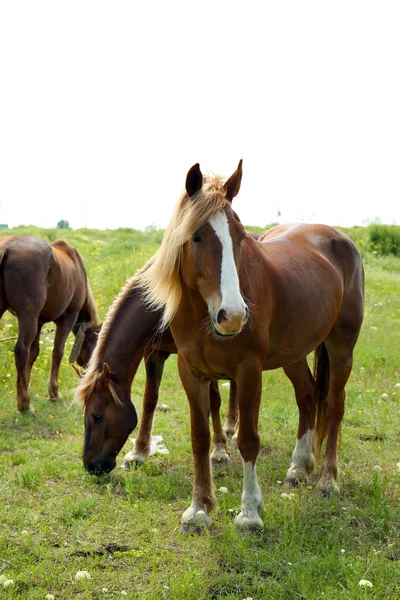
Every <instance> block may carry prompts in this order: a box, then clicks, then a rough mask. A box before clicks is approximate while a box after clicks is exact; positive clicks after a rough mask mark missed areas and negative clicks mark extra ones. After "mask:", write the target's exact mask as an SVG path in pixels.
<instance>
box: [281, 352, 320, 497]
mask: <svg viewBox="0 0 400 600" xmlns="http://www.w3.org/2000/svg"><path fill="white" fill-rule="evenodd" d="M284 371H285V374H286V375H287V377H288V378H289V379H290V381H291V383H292V385H293V387H294V391H295V395H296V402H297V406H298V409H299V426H298V431H297V441H296V445H295V448H294V451H293V454H292V461H291V464H290V467H289V469H288V471H287V473H286V478H285V483H284V486H285V487H286V488H294V487H297V486H298V485H299V483H307V481H308V476H309V475H310V474H311V473H312V471H313V469H314V466H315V455H316V446H317V443H316V431H315V415H316V403H315V400H316V390H315V381H314V378H313V376H312V374H311V372H310V369H309V367H308V364H307V359H306V358H304V359H302V360H300V361H299V362H297V363H294V364H293V365H290V366H288V367H285V368H284Z"/></svg>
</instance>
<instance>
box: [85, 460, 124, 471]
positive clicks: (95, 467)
mask: <svg viewBox="0 0 400 600" xmlns="http://www.w3.org/2000/svg"><path fill="white" fill-rule="evenodd" d="M116 465H117V463H116V461H115V459H114V458H113V457H112V456H101V457H99V458H95V459H93V460H91V461H89V462H88V463H85V469H86V471H87V472H88V473H90V474H91V475H104V473H110V471H112V470H113V469H115V467H116Z"/></svg>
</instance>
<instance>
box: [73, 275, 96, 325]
mask: <svg viewBox="0 0 400 600" xmlns="http://www.w3.org/2000/svg"><path fill="white" fill-rule="evenodd" d="M77 322H78V323H90V324H91V326H95V327H98V326H100V318H99V314H98V312H97V306H96V302H95V300H94V296H93V292H92V289H91V287H90V284H89V281H88V280H87V279H86V298H85V302H84V304H83V306H82V308H81V310H80V312H79V315H78V319H77Z"/></svg>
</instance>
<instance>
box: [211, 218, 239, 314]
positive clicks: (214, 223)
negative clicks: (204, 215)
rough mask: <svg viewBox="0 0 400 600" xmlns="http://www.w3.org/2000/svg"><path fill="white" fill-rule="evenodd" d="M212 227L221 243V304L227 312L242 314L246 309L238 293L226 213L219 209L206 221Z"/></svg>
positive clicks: (237, 281)
mask: <svg viewBox="0 0 400 600" xmlns="http://www.w3.org/2000/svg"><path fill="white" fill-rule="evenodd" d="M208 222H209V223H210V225H211V227H212V228H213V229H214V231H215V233H216V235H217V237H218V239H219V241H220V242H221V245H222V260H221V296H222V301H221V306H220V308H221V309H223V310H225V311H226V312H227V313H228V315H229V314H231V315H232V314H236V315H237V314H242V313H244V311H245V309H246V305H245V303H244V300H243V298H242V296H241V294H240V287H239V277H238V274H237V270H236V264H235V257H234V254H233V245H232V238H231V234H230V232H229V223H228V219H227V218H226V214H225V213H224V212H223V211H221V212H219V213H217V214H216V215H214V216H213V217H211V218H210V219H209V221H208Z"/></svg>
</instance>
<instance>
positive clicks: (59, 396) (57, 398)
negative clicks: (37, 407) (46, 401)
mask: <svg viewBox="0 0 400 600" xmlns="http://www.w3.org/2000/svg"><path fill="white" fill-rule="evenodd" d="M62 399H63V398H62V396H61V394H57V396H50V402H61V400H62Z"/></svg>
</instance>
